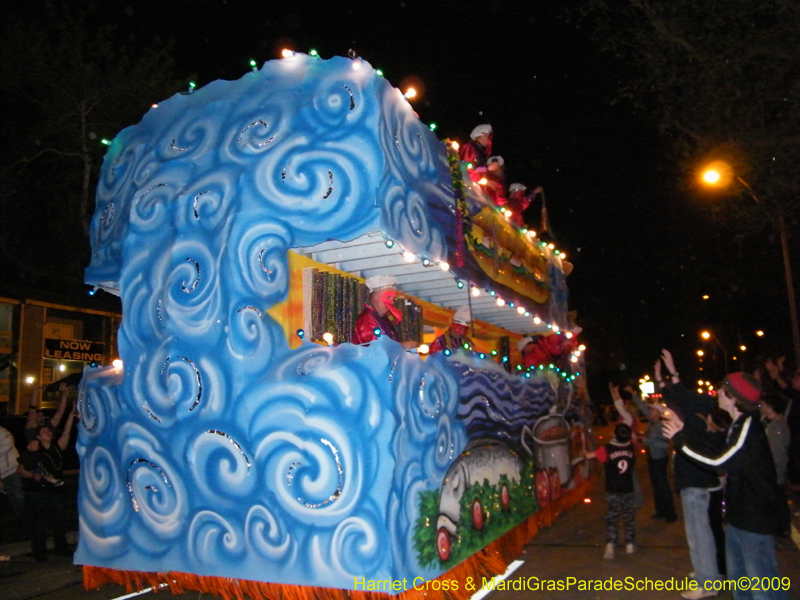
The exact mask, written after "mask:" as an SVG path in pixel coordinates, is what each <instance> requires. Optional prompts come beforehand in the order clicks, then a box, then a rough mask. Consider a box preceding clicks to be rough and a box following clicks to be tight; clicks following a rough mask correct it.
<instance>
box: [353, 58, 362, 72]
mask: <svg viewBox="0 0 800 600" xmlns="http://www.w3.org/2000/svg"><path fill="white" fill-rule="evenodd" d="M360 68H361V61H360V60H354V61H353V71H358V70H359V69H360Z"/></svg>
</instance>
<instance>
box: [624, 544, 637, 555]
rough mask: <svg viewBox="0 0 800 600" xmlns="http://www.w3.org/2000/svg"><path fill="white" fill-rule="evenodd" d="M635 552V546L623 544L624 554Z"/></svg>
mask: <svg viewBox="0 0 800 600" xmlns="http://www.w3.org/2000/svg"><path fill="white" fill-rule="evenodd" d="M634 552H636V546H634V545H633V544H625V554H633V553H634Z"/></svg>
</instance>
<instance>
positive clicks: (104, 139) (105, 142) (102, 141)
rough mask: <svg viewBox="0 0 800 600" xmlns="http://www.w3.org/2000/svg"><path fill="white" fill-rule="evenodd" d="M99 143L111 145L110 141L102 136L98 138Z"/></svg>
mask: <svg viewBox="0 0 800 600" xmlns="http://www.w3.org/2000/svg"><path fill="white" fill-rule="evenodd" d="M100 143H101V144H105V145H106V146H110V145H111V142H109V141H108V140H107V139H106V138H103V139H102V140H100Z"/></svg>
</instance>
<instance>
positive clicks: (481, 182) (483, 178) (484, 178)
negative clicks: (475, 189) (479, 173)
mask: <svg viewBox="0 0 800 600" xmlns="http://www.w3.org/2000/svg"><path fill="white" fill-rule="evenodd" d="M478 183H480V184H481V185H486V184H487V183H489V180H488V179H486V177H481V178H480V179H479V180H478ZM500 212H503V209H502V208H501V209H500Z"/></svg>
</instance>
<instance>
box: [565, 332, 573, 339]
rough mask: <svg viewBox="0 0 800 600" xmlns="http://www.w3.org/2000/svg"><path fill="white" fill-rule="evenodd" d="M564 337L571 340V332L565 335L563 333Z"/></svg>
mask: <svg viewBox="0 0 800 600" xmlns="http://www.w3.org/2000/svg"><path fill="white" fill-rule="evenodd" d="M564 335H565V336H567V339H568V340H571V339H572V332H571V331H568V332H567V333H565V334H564Z"/></svg>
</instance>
